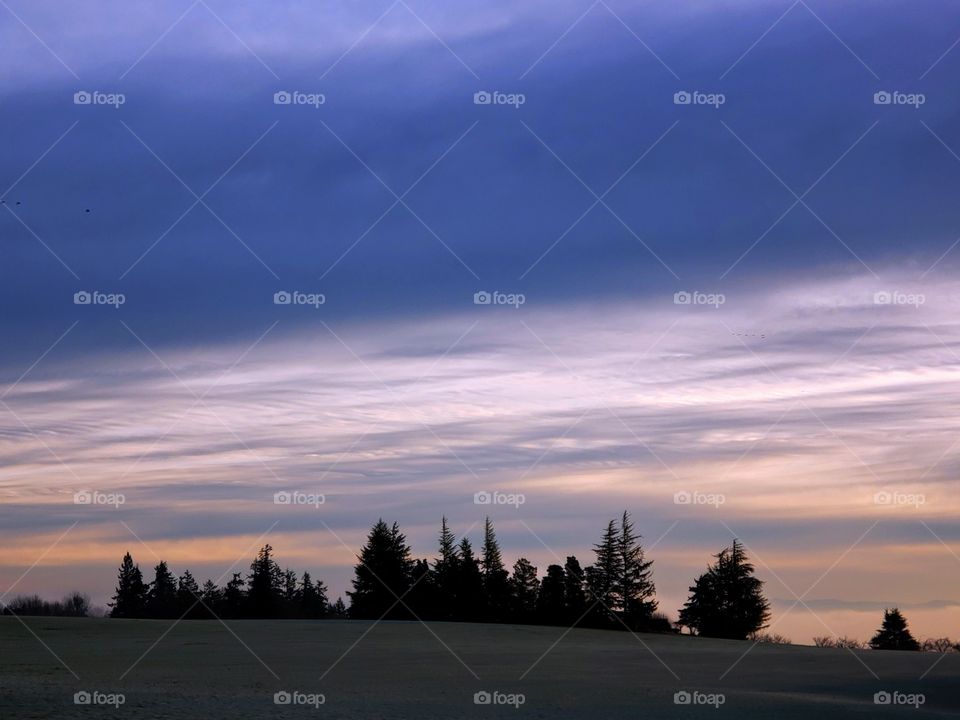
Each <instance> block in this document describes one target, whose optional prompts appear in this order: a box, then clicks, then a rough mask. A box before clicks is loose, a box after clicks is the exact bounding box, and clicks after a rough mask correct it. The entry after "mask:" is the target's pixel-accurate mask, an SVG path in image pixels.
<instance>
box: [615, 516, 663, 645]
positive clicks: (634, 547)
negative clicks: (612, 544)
mask: <svg viewBox="0 0 960 720" xmlns="http://www.w3.org/2000/svg"><path fill="white" fill-rule="evenodd" d="M617 554H618V555H619V561H618V570H619V572H620V576H619V578H618V579H617V581H616V583H615V596H616V598H617V602H618V604H619V606H620V611H621V612H622V613H623V620H624V622H625V623H626V625H627V627H629V628H631V629H633V630H641V629H647V626H648V624H649V621H650V618H651V617H652V616H653V613H654V612H655V611H656V609H657V601H656V600H655V599H654V593H655V588H654V585H653V570H652V566H653V561H652V560H646V559H645V558H644V554H643V547H642V546H641V545H640V536H639V535H637V534H636V533H635V532H634V530H633V523H632V522H631V520H630V514H629V513H628V512H627V511H626V510H624V511H623V517H622V518H621V521H620V536H619V538H618V539H617Z"/></svg>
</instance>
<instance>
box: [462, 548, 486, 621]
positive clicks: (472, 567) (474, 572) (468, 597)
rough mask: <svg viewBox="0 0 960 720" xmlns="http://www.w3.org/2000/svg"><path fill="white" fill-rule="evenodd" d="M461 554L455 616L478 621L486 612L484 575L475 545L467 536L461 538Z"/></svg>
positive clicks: (464, 619) (463, 619)
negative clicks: (474, 549) (474, 551)
mask: <svg viewBox="0 0 960 720" xmlns="http://www.w3.org/2000/svg"><path fill="white" fill-rule="evenodd" d="M459 555H460V559H459V561H458V562H457V572H456V597H455V603H456V605H455V609H454V618H455V619H456V620H459V621H462V622H478V621H480V620H482V619H483V616H484V612H485V602H484V596H483V576H482V575H481V573H480V563H478V562H477V559H476V557H474V554H473V546H472V545H471V544H470V540H469V539H468V538H466V537H464V538H463V539H462V540H460V546H459Z"/></svg>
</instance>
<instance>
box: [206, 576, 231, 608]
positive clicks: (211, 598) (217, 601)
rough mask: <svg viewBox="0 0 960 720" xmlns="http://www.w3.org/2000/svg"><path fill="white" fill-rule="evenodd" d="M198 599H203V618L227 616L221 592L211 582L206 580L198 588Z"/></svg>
mask: <svg viewBox="0 0 960 720" xmlns="http://www.w3.org/2000/svg"><path fill="white" fill-rule="evenodd" d="M200 597H202V598H203V604H204V615H203V616H204V617H206V618H212V617H220V616H222V615H225V614H228V613H226V612H225V610H224V607H223V590H221V589H220V588H218V587H217V586H216V584H215V583H214V582H213V580H210V579H207V581H206V582H205V583H204V584H203V587H202V588H200Z"/></svg>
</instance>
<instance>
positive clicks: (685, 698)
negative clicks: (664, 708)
mask: <svg viewBox="0 0 960 720" xmlns="http://www.w3.org/2000/svg"><path fill="white" fill-rule="evenodd" d="M692 701H693V696H691V695H690V693H688V692H687V691H686V690H680V691H679V692H675V693H674V694H673V704H674V705H689V704H690V703H691V702H692Z"/></svg>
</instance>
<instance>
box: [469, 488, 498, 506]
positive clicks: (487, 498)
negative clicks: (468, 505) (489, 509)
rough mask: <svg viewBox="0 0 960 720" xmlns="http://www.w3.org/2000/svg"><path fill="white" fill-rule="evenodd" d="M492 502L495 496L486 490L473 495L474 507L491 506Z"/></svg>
mask: <svg viewBox="0 0 960 720" xmlns="http://www.w3.org/2000/svg"><path fill="white" fill-rule="evenodd" d="M492 502H493V495H491V494H490V493H488V492H487V491H486V490H481V491H480V492H478V493H474V494H473V504H474V505H490V504H491V503H492Z"/></svg>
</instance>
